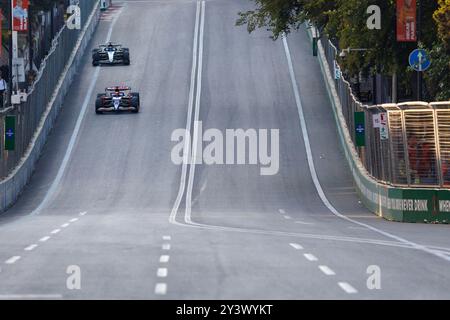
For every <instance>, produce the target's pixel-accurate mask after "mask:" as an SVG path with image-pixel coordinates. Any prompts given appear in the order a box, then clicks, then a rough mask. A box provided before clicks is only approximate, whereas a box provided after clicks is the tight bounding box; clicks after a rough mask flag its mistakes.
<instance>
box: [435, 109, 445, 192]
mask: <svg viewBox="0 0 450 320" xmlns="http://www.w3.org/2000/svg"><path fill="white" fill-rule="evenodd" d="M433 120H434V139H435V146H436V147H435V148H434V149H435V152H436V170H437V171H438V172H437V175H438V179H439V186H440V187H443V186H444V176H443V172H442V158H441V139H440V138H439V121H438V113H437V110H436V109H435V108H433Z"/></svg>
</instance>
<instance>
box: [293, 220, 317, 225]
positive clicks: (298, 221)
mask: <svg viewBox="0 0 450 320" xmlns="http://www.w3.org/2000/svg"><path fill="white" fill-rule="evenodd" d="M294 223H297V224H305V225H312V224H314V223H312V222H304V221H300V220H297V221H295V222H294Z"/></svg>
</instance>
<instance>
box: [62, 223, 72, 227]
mask: <svg viewBox="0 0 450 320" xmlns="http://www.w3.org/2000/svg"><path fill="white" fill-rule="evenodd" d="M69 225H70V223H64V224H62V225H61V228H67V227H68V226H69Z"/></svg>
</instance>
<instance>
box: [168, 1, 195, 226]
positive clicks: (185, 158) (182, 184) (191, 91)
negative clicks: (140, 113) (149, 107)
mask: <svg viewBox="0 0 450 320" xmlns="http://www.w3.org/2000/svg"><path fill="white" fill-rule="evenodd" d="M199 18H200V1H197V11H196V14H195V27H194V44H193V51H192V70H191V83H190V88H189V104H188V113H187V119H186V131H187V132H189V133H190V132H191V121H192V110H193V106H194V88H195V79H196V78H195V71H196V70H197V50H198V28H199ZM190 150H191V144H190V143H189V139H185V144H184V154H183V164H182V167H181V179H180V188H179V190H178V195H177V198H176V200H175V203H174V205H173V208H172V211H171V213H170V216H169V222H170V223H173V224H177V222H176V218H177V213H178V209H179V207H180V204H181V200H182V198H183V194H184V190H185V188H186V174H187V164H188V161H189V154H190Z"/></svg>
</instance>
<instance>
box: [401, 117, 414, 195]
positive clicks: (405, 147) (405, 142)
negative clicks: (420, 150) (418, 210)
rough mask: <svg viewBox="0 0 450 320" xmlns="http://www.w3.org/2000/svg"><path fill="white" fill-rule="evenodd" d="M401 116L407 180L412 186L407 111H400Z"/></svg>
mask: <svg viewBox="0 0 450 320" xmlns="http://www.w3.org/2000/svg"><path fill="white" fill-rule="evenodd" d="M400 118H401V121H402V137H403V152H404V154H405V172H406V181H407V183H408V187H410V186H411V168H410V163H409V149H408V136H407V135H406V121H405V111H404V110H401V111H400Z"/></svg>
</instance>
